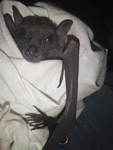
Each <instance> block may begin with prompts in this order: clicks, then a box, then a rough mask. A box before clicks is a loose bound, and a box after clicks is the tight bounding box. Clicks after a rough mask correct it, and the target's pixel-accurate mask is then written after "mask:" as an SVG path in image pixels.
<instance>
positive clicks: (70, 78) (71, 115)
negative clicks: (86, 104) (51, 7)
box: [4, 6, 80, 150]
mask: <svg viewBox="0 0 113 150" xmlns="http://www.w3.org/2000/svg"><path fill="white" fill-rule="evenodd" d="M13 14H14V18H15V22H13V20H12V17H11V16H10V15H9V14H5V15H4V18H5V21H6V24H7V26H8V28H9V30H10V32H11V34H12V36H13V37H14V40H15V42H16V43H17V45H18V47H19V49H20V51H21V52H22V54H23V56H24V57H25V59H26V60H28V61H31V62H39V61H41V60H45V59H62V61H63V67H62V73H61V78H60V83H59V86H60V84H61V82H62V76H63V70H64V69H65V77H66V106H65V108H64V109H63V111H62V112H61V113H60V114H59V115H58V116H57V117H55V118H53V117H50V116H47V115H46V114H45V113H44V112H42V111H41V110H40V109H39V108H37V107H36V106H34V107H35V108H36V109H37V110H38V111H39V112H40V114H34V113H27V114H26V115H27V116H28V118H26V122H27V123H29V125H31V126H33V129H34V130H35V129H40V128H44V127H48V129H49V132H50V135H49V138H48V141H47V142H46V144H45V145H44V147H43V150H51V149H52V148H53V147H54V146H55V145H56V144H58V143H59V142H60V141H61V139H62V138H63V137H64V136H65V135H66V134H67V133H68V131H69V130H70V129H71V128H72V126H73V125H74V124H75V122H76V106H77V88H78V64H79V60H78V58H79V45H80V44H79V40H78V38H76V37H75V36H73V35H69V36H67V32H68V31H69V29H70V27H71V25H72V21H71V20H64V21H63V22H61V23H60V25H59V26H58V27H56V26H55V25H54V23H53V22H52V21H51V20H49V19H48V18H46V17H38V16H28V17H25V18H23V17H22V15H21V14H20V12H19V10H18V9H17V8H16V7H15V6H13ZM35 20H37V21H35ZM29 22H30V23H29ZM36 24H37V26H38V27H37V26H36ZM39 24H41V26H40V25H39ZM26 26H27V27H26ZM29 27H32V29H31V28H29ZM42 27H43V29H42ZM26 28H27V30H26ZM33 28H34V30H35V31H34V30H33ZM37 30H38V31H40V33H38V32H36V31H37ZM41 32H42V33H41ZM28 33H29V34H28ZM36 33H37V34H38V35H35V34H36ZM28 35H32V36H33V37H31V39H30V38H28V37H29V36H28ZM36 37H37V40H36V39H35V38H36ZM32 38H33V40H34V41H33V40H32ZM66 38H67V41H66ZM22 39H23V41H22ZM25 39H27V40H25ZM28 39H29V40H28ZM25 41H27V42H26V43H25ZM48 41H49V42H48ZM65 41H66V43H65ZM40 45H41V46H40ZM44 45H45V47H46V48H47V49H44ZM47 50H48V51H47ZM46 51H47V52H46ZM41 92H42V91H41ZM48 97H49V96H48ZM34 123H35V124H34Z"/></svg>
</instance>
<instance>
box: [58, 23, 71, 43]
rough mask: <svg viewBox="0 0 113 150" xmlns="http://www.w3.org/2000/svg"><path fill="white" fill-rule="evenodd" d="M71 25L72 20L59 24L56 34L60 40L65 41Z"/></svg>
mask: <svg viewBox="0 0 113 150" xmlns="http://www.w3.org/2000/svg"><path fill="white" fill-rule="evenodd" d="M72 24H73V21H72V20H64V21H62V22H61V23H60V24H59V26H58V27H57V30H56V33H57V35H58V36H59V38H60V39H61V40H63V41H65V39H66V36H67V33H68V31H69V30H70V28H71V26H72Z"/></svg>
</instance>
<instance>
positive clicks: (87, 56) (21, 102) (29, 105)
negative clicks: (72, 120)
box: [0, 0, 106, 150]
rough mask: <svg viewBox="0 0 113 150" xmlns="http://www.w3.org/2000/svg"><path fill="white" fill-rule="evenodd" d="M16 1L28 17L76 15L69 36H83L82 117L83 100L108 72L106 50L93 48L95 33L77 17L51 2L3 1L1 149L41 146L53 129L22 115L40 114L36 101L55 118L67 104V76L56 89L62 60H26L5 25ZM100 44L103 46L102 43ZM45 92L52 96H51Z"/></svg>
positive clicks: (0, 9) (37, 148) (35, 149)
mask: <svg viewBox="0 0 113 150" xmlns="http://www.w3.org/2000/svg"><path fill="white" fill-rule="evenodd" d="M12 5H15V6H16V7H17V8H18V9H19V10H20V12H21V14H22V15H23V16H27V15H34V14H37V15H40V16H46V17H49V18H50V19H52V20H53V21H55V22H56V23H57V24H59V23H60V22H61V21H62V20H64V19H72V20H73V22H74V24H73V26H72V28H71V30H70V31H69V33H68V34H74V35H76V36H77V37H78V38H79V40H80V55H79V85H78V103H77V117H78V116H79V114H80V113H81V111H82V110H83V108H84V103H83V101H82V99H83V98H84V97H86V96H88V95H90V94H92V93H93V92H95V91H97V90H99V89H100V88H101V86H102V84H103V80H104V77H105V71H106V51H104V49H102V50H101V51H97V52H94V51H93V50H92V49H91V46H90V40H93V33H92V31H91V30H90V28H89V27H88V26H86V25H85V24H84V23H83V22H81V21H80V20H79V19H78V18H76V17H75V16H72V15H71V14H69V13H67V12H65V11H62V10H61V9H59V8H56V7H55V6H51V5H49V4H46V3H41V2H39V3H37V4H36V5H35V6H32V7H26V6H24V5H23V4H21V3H19V2H17V1H5V0H4V1H3V2H1V4H0V49H1V50H0V139H1V141H0V142H1V143H0V150H9V149H11V150H15V149H16V150H22V149H24V150H41V149H42V147H43V145H44V144H45V142H46V140H47V137H48V133H49V132H48V129H47V128H46V129H41V130H36V131H32V130H30V128H29V127H28V125H27V124H26V123H25V121H24V120H23V119H22V117H21V116H24V115H25V113H28V112H35V113H38V112H37V111H36V109H35V108H34V107H33V105H35V106H37V107H38V108H40V109H41V110H42V111H44V112H46V113H47V114H48V115H50V116H56V115H57V114H58V113H59V112H60V111H61V110H62V109H63V107H64V106H65V99H66V95H65V76H64V78H63V82H62V85H61V87H60V88H57V86H58V83H59V77H60V73H61V66H62V62H61V61H60V60H48V61H42V62H40V63H30V62H27V61H26V60H25V59H24V58H23V56H22V54H21V53H20V51H19V49H18V47H17V45H16V43H15V42H14V40H13V38H12V36H11V34H10V32H9V30H8V28H7V27H6V24H5V22H4V18H3V14H5V13H10V14H11V15H12ZM100 48H101V47H100ZM41 91H42V92H44V93H45V94H47V95H49V96H50V98H48V97H47V96H46V95H45V94H44V93H42V92H41Z"/></svg>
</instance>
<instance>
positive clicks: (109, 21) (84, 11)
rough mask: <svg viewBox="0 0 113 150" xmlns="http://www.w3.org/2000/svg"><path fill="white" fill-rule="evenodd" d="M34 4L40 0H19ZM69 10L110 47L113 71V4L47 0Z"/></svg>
mask: <svg viewBox="0 0 113 150" xmlns="http://www.w3.org/2000/svg"><path fill="white" fill-rule="evenodd" d="M18 1H20V2H22V3H24V4H25V5H29V6H30V5H33V4H34V3H36V2H38V0H18ZM40 1H41V0H40ZM45 2H52V3H54V4H55V5H57V6H59V7H61V8H63V9H65V10H67V11H68V12H70V13H72V14H74V15H76V16H77V17H78V18H80V19H81V20H82V21H83V22H85V23H86V24H87V25H88V26H89V27H90V28H91V29H92V30H93V32H94V35H95V37H94V38H95V40H96V41H97V42H99V43H100V44H102V45H103V46H104V47H105V48H107V49H109V54H108V71H113V67H112V65H113V60H112V59H113V4H112V1H109V0H45Z"/></svg>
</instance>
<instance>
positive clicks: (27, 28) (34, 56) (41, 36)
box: [4, 6, 72, 62]
mask: <svg viewBox="0 0 113 150" xmlns="http://www.w3.org/2000/svg"><path fill="white" fill-rule="evenodd" d="M13 14H14V20H15V22H14V21H13V20H12V17H11V16H10V15H9V14H5V15H4V18H5V21H6V24H7V26H8V28H9V30H10V32H11V34H12V36H13V38H14V40H15V42H16V44H17V45H18V47H19V49H20V51H21V53H22V55H23V56H24V58H25V59H26V60H27V61H30V62H39V61H41V60H44V59H52V58H61V57H62V53H63V47H64V45H65V41H66V35H67V32H68V31H69V29H70V27H71V25H72V21H71V20H65V21H63V22H61V23H60V25H59V26H58V27H56V25H55V24H54V23H53V22H52V21H51V20H50V19H49V18H46V17H38V16H28V17H22V15H21V14H20V12H19V10H18V9H17V8H16V7H15V6H13Z"/></svg>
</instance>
